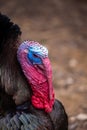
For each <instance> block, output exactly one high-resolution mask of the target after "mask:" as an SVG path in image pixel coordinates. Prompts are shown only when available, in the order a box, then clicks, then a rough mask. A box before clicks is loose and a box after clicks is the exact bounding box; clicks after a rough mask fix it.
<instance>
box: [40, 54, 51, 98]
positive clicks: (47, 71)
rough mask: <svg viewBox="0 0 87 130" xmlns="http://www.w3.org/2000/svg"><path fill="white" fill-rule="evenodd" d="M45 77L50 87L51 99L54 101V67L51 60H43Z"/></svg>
mask: <svg viewBox="0 0 87 130" xmlns="http://www.w3.org/2000/svg"><path fill="white" fill-rule="evenodd" d="M42 62H43V66H44V71H45V75H46V77H47V81H48V86H49V99H52V92H53V86H52V67H51V63H50V60H49V58H48V57H47V58H43V59H42Z"/></svg>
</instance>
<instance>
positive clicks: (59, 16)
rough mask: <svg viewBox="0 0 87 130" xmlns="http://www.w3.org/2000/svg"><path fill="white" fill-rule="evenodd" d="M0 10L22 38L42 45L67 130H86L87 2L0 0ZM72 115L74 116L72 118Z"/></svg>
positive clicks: (70, 0)
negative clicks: (67, 126)
mask: <svg viewBox="0 0 87 130" xmlns="http://www.w3.org/2000/svg"><path fill="white" fill-rule="evenodd" d="M0 11H1V12H3V13H5V14H6V15H8V16H10V17H11V19H12V20H13V21H14V22H15V23H17V24H18V25H19V26H20V27H21V30H22V40H26V39H29V40H35V41H38V42H40V43H42V44H43V45H45V46H46V47H47V48H48V50H49V57H50V60H51V63H52V68H53V84H54V88H55V95H56V98H57V99H59V100H60V101H61V102H62V103H63V104H64V106H65V109H66V112H67V114H68V116H69V130H87V118H86V119H83V116H82V117H80V118H79V119H77V118H75V117H76V116H78V115H79V114H85V116H87V1H86V0H66V1H65V0H44V1H41V0H36V1H34V0H32V1H30V0H24V1H23V0H20V1H19V0H15V1H13V0H9V1H5V0H1V1H0ZM72 117H73V119H72Z"/></svg>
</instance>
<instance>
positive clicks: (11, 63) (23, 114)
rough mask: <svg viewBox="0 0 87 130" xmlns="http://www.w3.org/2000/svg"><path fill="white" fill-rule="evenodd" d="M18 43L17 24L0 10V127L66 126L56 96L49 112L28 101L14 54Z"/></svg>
mask: <svg viewBox="0 0 87 130" xmlns="http://www.w3.org/2000/svg"><path fill="white" fill-rule="evenodd" d="M20 44H21V31H20V28H19V27H18V25H15V24H13V23H12V22H11V21H10V19H9V18H8V17H7V16H5V15H3V14H0V130H2V129H5V130H68V118H67V114H66V112H65V109H64V107H63V105H62V104H61V103H60V102H59V101H58V100H55V101H54V105H53V109H52V111H51V112H50V113H46V112H45V111H44V110H42V109H37V108H35V107H34V106H33V105H32V103H31V95H32V90H31V87H29V83H28V82H27V80H26V78H25V76H24V74H23V72H22V70H21V67H20V65H19V63H18V60H17V56H16V55H17V49H18V47H19V45H20ZM23 104H24V105H23ZM26 104H27V105H26Z"/></svg>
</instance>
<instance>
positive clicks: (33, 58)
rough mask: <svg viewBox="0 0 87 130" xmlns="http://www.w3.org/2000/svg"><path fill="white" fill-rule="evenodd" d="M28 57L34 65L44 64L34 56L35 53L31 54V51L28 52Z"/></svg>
mask: <svg viewBox="0 0 87 130" xmlns="http://www.w3.org/2000/svg"><path fill="white" fill-rule="evenodd" d="M27 57H28V59H29V60H30V61H31V63H32V64H42V60H41V58H39V57H38V56H36V55H34V54H33V52H31V51H29V52H28V55H27Z"/></svg>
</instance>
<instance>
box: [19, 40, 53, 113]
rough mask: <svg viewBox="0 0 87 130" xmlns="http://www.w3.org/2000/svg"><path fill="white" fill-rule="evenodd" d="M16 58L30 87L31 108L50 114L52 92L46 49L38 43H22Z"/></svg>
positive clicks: (50, 69)
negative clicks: (43, 110)
mask: <svg viewBox="0 0 87 130" xmlns="http://www.w3.org/2000/svg"><path fill="white" fill-rule="evenodd" d="M17 57H18V61H19V63H20V65H21V68H22V70H23V72H24V75H25V77H26V78H27V80H28V83H29V84H30V85H31V89H32V98H31V101H32V104H33V106H34V107H36V108H39V109H45V111H46V112H51V111H52V107H53V104H54V91H53V85H52V68H51V64H50V60H49V58H48V50H47V48H45V47H44V46H42V45H40V44H39V43H38V42H34V41H24V42H23V43H22V44H21V45H20V46H19V48H18V52H17Z"/></svg>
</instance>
